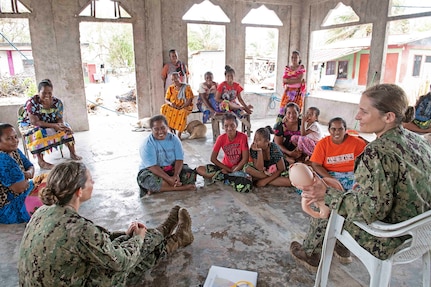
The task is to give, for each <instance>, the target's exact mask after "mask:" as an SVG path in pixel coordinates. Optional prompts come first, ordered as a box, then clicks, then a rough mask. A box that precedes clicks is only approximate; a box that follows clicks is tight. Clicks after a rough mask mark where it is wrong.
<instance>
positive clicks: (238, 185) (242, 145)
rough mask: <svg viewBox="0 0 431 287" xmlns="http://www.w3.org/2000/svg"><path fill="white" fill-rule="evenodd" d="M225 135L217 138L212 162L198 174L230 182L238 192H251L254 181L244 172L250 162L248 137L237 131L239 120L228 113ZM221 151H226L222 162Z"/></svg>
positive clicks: (224, 120)
mask: <svg viewBox="0 0 431 287" xmlns="http://www.w3.org/2000/svg"><path fill="white" fill-rule="evenodd" d="M223 127H224V130H225V133H224V134H221V135H219V136H218V137H217V140H216V143H215V144H214V148H213V151H212V153H211V162H212V163H213V164H207V165H206V166H199V167H198V168H196V171H197V173H198V174H200V175H201V176H203V177H205V178H209V179H212V180H213V181H215V180H221V181H223V180H228V183H229V184H231V185H233V186H234V188H235V190H236V191H239V192H249V191H250V190H251V188H252V181H251V179H250V178H249V177H248V176H247V174H246V173H244V172H242V169H243V167H244V165H245V164H246V163H247V161H248V157H249V151H248V140H247V135H246V134H244V133H242V132H239V131H237V130H236V129H237V127H238V120H237V118H236V116H235V115H234V114H233V113H226V114H225V115H224V117H223ZM220 149H223V151H224V157H223V160H222V161H219V160H218V158H217V157H218V154H219V151H220Z"/></svg>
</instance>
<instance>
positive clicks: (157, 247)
mask: <svg viewBox="0 0 431 287" xmlns="http://www.w3.org/2000/svg"><path fill="white" fill-rule="evenodd" d="M129 238H130V236H128V235H121V236H119V237H117V240H120V241H127V240H128V239H129ZM166 255H167V252H166V240H165V237H164V236H163V235H162V233H160V232H159V231H158V230H156V229H152V228H149V229H148V230H147V233H146V235H145V238H144V244H143V245H142V248H141V260H140V261H139V262H138V264H136V265H135V266H134V267H133V268H132V269H131V270H130V272H128V273H122V272H121V273H118V274H116V275H114V276H113V278H112V286H127V285H130V284H136V283H138V282H139V280H140V279H142V277H143V275H144V273H145V271H147V270H149V269H151V268H152V267H154V266H155V265H156V264H157V262H158V261H159V260H160V259H161V258H164V257H166ZM126 283H127V284H126Z"/></svg>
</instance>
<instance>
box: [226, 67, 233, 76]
mask: <svg viewBox="0 0 431 287" xmlns="http://www.w3.org/2000/svg"><path fill="white" fill-rule="evenodd" d="M227 73H233V74H234V75H235V70H234V69H233V68H232V67H231V66H229V65H226V66H224V75H225V76H226V74H227Z"/></svg>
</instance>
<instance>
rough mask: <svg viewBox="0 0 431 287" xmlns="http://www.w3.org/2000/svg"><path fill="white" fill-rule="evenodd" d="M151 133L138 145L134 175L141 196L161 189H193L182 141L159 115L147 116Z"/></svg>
mask: <svg viewBox="0 0 431 287" xmlns="http://www.w3.org/2000/svg"><path fill="white" fill-rule="evenodd" d="M150 128H151V134H150V135H149V136H148V137H147V138H145V140H144V142H143V143H142V144H141V146H140V148H139V155H140V157H141V163H140V165H139V173H138V177H137V181H138V185H139V188H140V191H141V193H140V196H141V197H142V196H144V195H146V194H148V195H149V194H151V193H153V192H161V191H182V190H194V189H195V188H196V186H195V182H196V173H195V172H194V171H193V170H192V169H190V168H189V167H188V166H187V165H186V164H184V150H183V146H182V145H181V141H180V140H179V139H178V137H176V136H175V135H174V134H172V133H170V132H168V129H169V128H168V123H167V121H166V118H165V117H164V116H162V115H157V116H154V117H152V118H151V119H150Z"/></svg>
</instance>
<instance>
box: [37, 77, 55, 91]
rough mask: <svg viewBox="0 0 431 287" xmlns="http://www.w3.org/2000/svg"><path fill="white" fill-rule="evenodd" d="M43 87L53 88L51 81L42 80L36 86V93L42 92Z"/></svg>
mask: <svg viewBox="0 0 431 287" xmlns="http://www.w3.org/2000/svg"><path fill="white" fill-rule="evenodd" d="M43 87H51V88H53V86H52V83H51V80H50V79H44V80H42V81H40V83H39V85H37V91H38V92H40V90H42V88H43Z"/></svg>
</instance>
